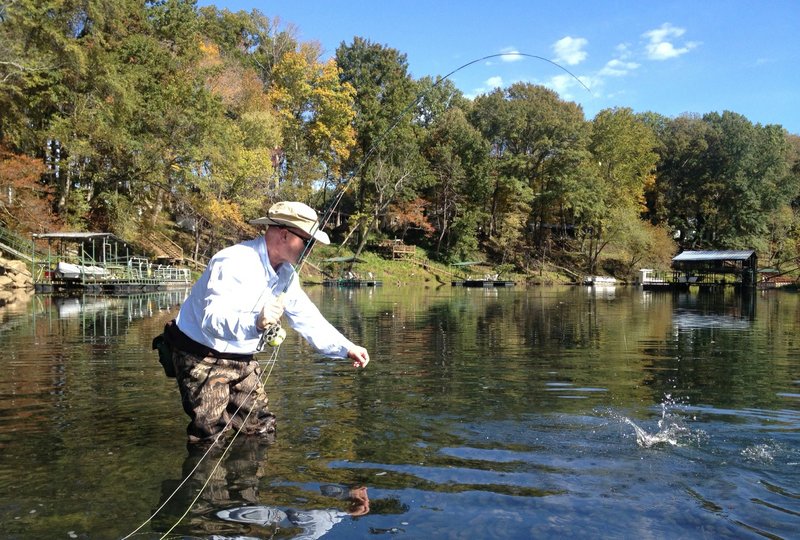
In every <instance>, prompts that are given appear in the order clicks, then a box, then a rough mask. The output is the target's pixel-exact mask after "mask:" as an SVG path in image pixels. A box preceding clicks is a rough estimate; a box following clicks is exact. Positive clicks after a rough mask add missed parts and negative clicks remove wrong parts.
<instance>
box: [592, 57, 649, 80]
mask: <svg viewBox="0 0 800 540" xmlns="http://www.w3.org/2000/svg"><path fill="white" fill-rule="evenodd" d="M638 67H639V64H637V63H636V62H626V61H624V60H620V59H619V58H615V59H613V60H609V61H608V62H607V63H606V65H605V66H603V69H601V70H600V72H599V73H598V75H599V76H601V77H622V76H623V75H627V74H628V73H630V72H631V71H633V70H635V69H637V68H638Z"/></svg>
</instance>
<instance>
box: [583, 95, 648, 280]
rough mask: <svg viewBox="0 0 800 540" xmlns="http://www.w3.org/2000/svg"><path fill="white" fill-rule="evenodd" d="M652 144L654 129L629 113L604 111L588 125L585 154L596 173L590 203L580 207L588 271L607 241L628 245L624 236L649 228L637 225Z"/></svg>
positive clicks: (616, 110)
mask: <svg viewBox="0 0 800 540" xmlns="http://www.w3.org/2000/svg"><path fill="white" fill-rule="evenodd" d="M655 146H656V139H655V135H654V133H653V131H652V129H651V128H650V127H649V126H648V125H647V124H646V123H645V122H644V121H643V120H642V119H640V118H639V117H637V116H636V115H635V114H634V113H633V111H632V110H631V109H628V108H621V109H605V110H603V111H600V112H599V113H598V114H597V116H595V118H594V120H593V121H592V135H591V140H590V143H589V150H590V152H591V154H592V158H591V165H592V167H591V168H592V169H595V170H594V171H592V172H589V174H588V177H589V178H591V180H592V183H591V189H590V190H589V191H590V193H591V196H592V198H593V200H594V204H592V205H586V206H583V207H582V208H581V214H580V218H581V220H582V222H583V224H584V225H585V230H586V231H587V235H586V236H587V237H588V247H587V255H588V268H587V269H588V271H589V273H592V274H593V273H595V270H596V267H597V261H598V258H599V256H600V254H601V252H602V251H603V249H605V248H606V246H608V245H609V243H611V242H614V241H618V242H620V243H626V240H627V239H625V238H624V237H625V236H626V235H633V234H634V232H635V231H636V232H645V229H647V228H646V227H645V226H644V224H639V223H638V222H639V221H640V217H639V216H640V215H641V214H642V213H644V212H645V210H646V207H645V198H644V195H645V191H646V190H647V188H648V186H649V185H650V184H652V183H653V182H654V176H653V173H654V171H655V167H656V163H657V161H658V156H657V154H656V153H655V151H654V148H655ZM587 172H588V170H587ZM622 224H624V225H622Z"/></svg>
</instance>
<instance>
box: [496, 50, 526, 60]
mask: <svg viewBox="0 0 800 540" xmlns="http://www.w3.org/2000/svg"><path fill="white" fill-rule="evenodd" d="M500 53H501V54H502V55H503V56H501V57H500V60H502V61H503V62H519V61H520V60H523V59H525V57H524V56H522V55H521V54H520V52H519V51H518V50H517V49H516V48H514V47H506V48H505V49H501V50H500Z"/></svg>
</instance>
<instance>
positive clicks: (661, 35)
mask: <svg viewBox="0 0 800 540" xmlns="http://www.w3.org/2000/svg"><path fill="white" fill-rule="evenodd" d="M685 33H686V30H685V29H684V28H678V27H676V26H672V25H671V24H669V23H664V24H662V25H661V26H660V27H658V28H656V29H654V30H649V31H647V32H645V33H644V34H642V37H644V38H647V40H648V43H647V44H646V45H645V50H646V51H647V57H648V58H649V59H650V60H668V59H670V58H675V57H677V56H680V55H682V54H686V53H687V52H689V51H691V50H692V49H694V48H695V47H697V45H699V43H697V42H694V41H687V42H686V43H683V44H681V45H680V46H676V45H675V44H674V41H676V40H677V39H678V38H680V37H681V36H683V34H685Z"/></svg>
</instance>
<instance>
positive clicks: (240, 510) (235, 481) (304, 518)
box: [153, 437, 370, 540]
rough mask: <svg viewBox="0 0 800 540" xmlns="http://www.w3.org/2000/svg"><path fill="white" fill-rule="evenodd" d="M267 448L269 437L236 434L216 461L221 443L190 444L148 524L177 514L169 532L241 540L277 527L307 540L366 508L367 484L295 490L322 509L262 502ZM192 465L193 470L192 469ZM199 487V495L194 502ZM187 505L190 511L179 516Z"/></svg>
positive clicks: (167, 524)
mask: <svg viewBox="0 0 800 540" xmlns="http://www.w3.org/2000/svg"><path fill="white" fill-rule="evenodd" d="M269 448H270V443H269V441H265V440H264V439H263V438H258V437H244V438H242V439H237V440H236V441H235V442H234V443H233V445H232V446H231V448H230V449H229V451H228V454H227V455H226V456H225V457H223V458H222V460H221V461H220V457H221V456H222V455H223V452H224V448H223V447H221V446H219V445H217V446H214V447H213V448H212V449H211V451H210V452H209V453H208V455H205V452H206V448H199V447H196V446H195V447H192V446H190V447H189V455H188V456H187V458H186V459H185V460H184V463H183V470H182V474H181V478H180V479H173V480H165V481H164V482H163V483H162V487H161V492H162V494H161V501H162V503H163V501H165V500H167V498H168V497H170V496H172V498H171V499H170V500H169V501H168V502H167V504H166V505H165V506H164V508H163V509H162V510H161V511H159V512H158V513H157V515H156V517H155V518H154V519H153V529H154V530H156V531H160V532H165V531H167V530H169V529H170V528H171V527H172V526H173V525H174V524H175V523H176V522H177V521H178V520H179V519H180V520H181V521H180V523H179V524H178V526H177V527H175V529H174V530H173V531H172V532H173V533H175V534H179V535H180V534H191V535H197V534H198V533H200V534H204V535H210V536H209V537H210V538H217V539H222V538H239V539H243V538H254V537H255V538H259V537H261V538H263V537H270V536H271V535H273V534H275V533H276V532H277V531H278V530H280V531H281V533H280V537H281V538H296V539H307V540H310V539H316V538H319V537H320V536H322V535H324V534H325V533H326V532H328V531H329V530H330V529H331V528H332V527H333V526H334V525H336V524H337V523H339V522H340V521H342V519H344V518H345V517H348V516H351V517H357V516H363V515H365V514H367V513H369V511H370V506H369V498H368V496H367V488H366V487H363V486H359V487H355V488H346V487H342V486H338V485H322V486H320V488H319V489H320V491H319V494H318V495H316V496H313V495H311V494H309V493H308V492H305V491H304V492H301V493H300V495H301V497H302V498H303V499H309V504H313V505H314V506H319V507H320V508H321V509H310V510H309V509H295V508H290V507H287V506H283V505H280V506H276V505H265V504H264V501H263V500H262V498H261V497H260V496H259V488H260V486H261V480H262V478H264V476H265V474H266V473H267V471H268V462H267V451H268V449H269ZM204 455H205V457H203V456H204ZM218 463H219V465H217V464H218ZM195 466H197V470H194V468H195ZM215 467H217V468H216V470H214V468H215ZM193 470H194V472H192V471H193ZM187 476H188V477H189V479H188V480H187V482H186V483H185V484H184V485H183V486H182V487H181V488H180V489H179V490H178V492H177V493H176V494H175V495H174V496H173V495H172V493H173V492H174V491H175V489H176V488H177V487H178V485H179V484H180V482H181V481H182V480H183V479H184V478H186V477H187ZM206 482H208V485H206ZM204 486H205V487H204ZM201 490H202V493H201V494H200V498H199V499H198V500H197V501H196V502H194V498H195V497H196V496H197V494H198V493H199V492H200V491H201ZM290 490H291V488H287V491H290ZM278 495H281V496H284V497H291V498H292V499H293V500H296V499H297V498H298V497H292V494H290V493H280V494H278ZM295 495H297V494H295ZM160 504H161V503H160ZM160 504H159V506H160ZM190 506H191V509H190V511H189V513H188V514H187V515H186V517H184V518H183V519H181V516H183V514H184V512H186V509H187V508H189V507H190ZM247 535H252V536H247Z"/></svg>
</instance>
